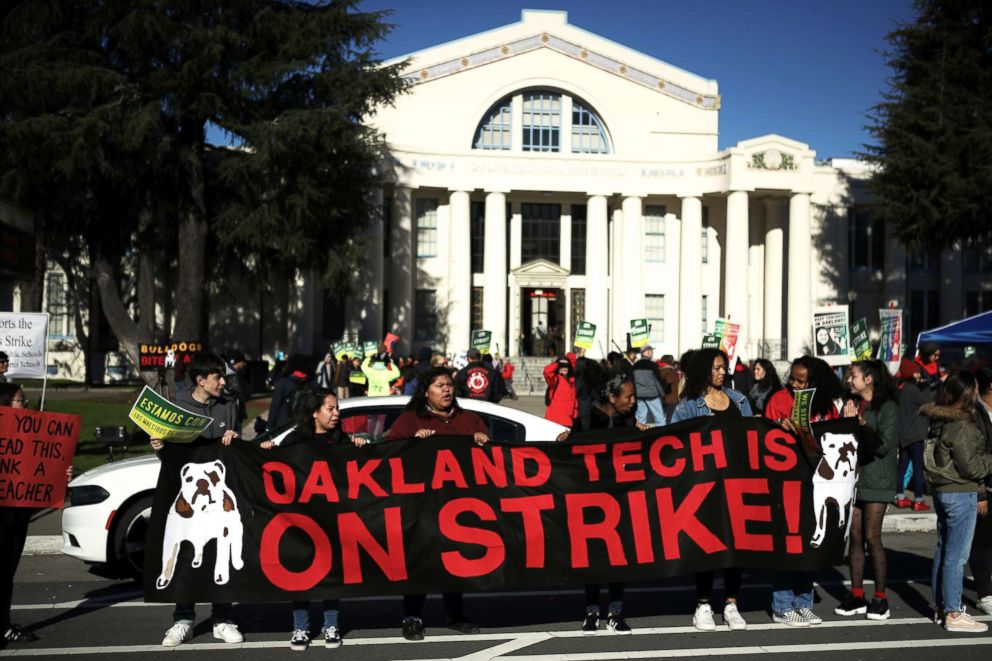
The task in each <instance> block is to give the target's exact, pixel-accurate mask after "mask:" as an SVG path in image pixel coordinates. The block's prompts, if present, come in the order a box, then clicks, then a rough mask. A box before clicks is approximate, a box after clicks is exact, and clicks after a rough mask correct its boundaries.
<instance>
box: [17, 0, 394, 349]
mask: <svg viewBox="0 0 992 661" xmlns="http://www.w3.org/2000/svg"><path fill="white" fill-rule="evenodd" d="M0 12H2V14H0V19H2V44H0V73H2V75H0V118H2V121H0V152H2V154H0V167H2V170H0V185H2V188H0V192H2V193H3V194H5V195H7V196H10V197H12V198H14V199H15V201H18V202H19V203H21V204H22V205H24V206H25V207H27V208H29V209H32V210H33V211H35V212H36V213H38V214H39V215H40V216H41V217H42V218H43V219H44V223H43V224H44V232H45V237H46V241H49V240H50V241H49V246H50V251H51V252H52V253H54V254H58V253H59V252H60V251H62V252H64V251H65V250H67V249H68V247H67V246H68V245H70V244H71V245H75V246H77V248H76V249H77V250H78V245H79V243H80V242H79V239H80V238H81V239H82V243H83V245H84V246H85V249H86V252H87V254H86V255H85V257H84V258H85V259H86V260H87V261H88V262H89V264H91V265H92V269H93V277H94V278H95V280H96V283H97V285H98V287H99V291H100V297H101V302H102V307H103V310H104V313H105V314H106V316H107V320H108V322H109V324H110V327H111V329H112V330H113V332H114V334H115V335H116V336H117V338H118V340H119V341H120V343H121V345H122V348H124V349H125V350H127V351H128V353H129V354H131V357H132V359H133V360H134V361H135V362H136V363H137V344H138V343H139V342H142V341H149V340H152V339H153V337H152V336H153V335H154V334H155V325H154V300H153V299H154V296H153V295H152V294H151V293H150V292H153V291H154V280H155V279H158V280H161V279H163V278H166V279H168V280H169V281H170V282H174V283H175V287H174V299H175V300H174V301H173V302H172V304H173V305H174V308H175V310H176V318H175V324H174V328H173V337H174V338H177V339H188V340H202V339H205V337H204V336H205V334H206V331H207V329H206V328H204V327H203V320H204V318H205V314H204V309H205V304H206V303H205V294H206V293H207V286H206V283H207V281H208V280H209V279H211V278H213V277H215V276H216V277H220V278H225V277H228V276H229V273H228V272H227V271H226V269H227V268H231V267H232V266H233V265H237V266H238V267H239V268H240V270H241V271H243V272H251V273H254V274H255V275H265V274H272V273H282V274H285V273H292V272H293V271H294V270H295V269H300V270H305V271H310V270H316V271H317V272H319V273H322V274H323V276H324V280H325V284H326V285H327V286H329V287H331V288H333V289H335V290H337V291H339V292H342V293H344V292H346V291H347V288H348V280H347V277H346V274H347V273H348V269H349V266H350V265H353V263H354V260H355V259H356V256H357V255H358V251H359V250H360V248H361V239H362V236H363V229H364V226H365V223H366V219H368V218H370V217H371V214H373V213H376V212H377V210H376V209H374V208H373V206H372V204H371V191H372V190H373V189H374V187H375V186H376V185H377V184H378V183H379V182H378V180H377V175H376V172H377V164H378V163H380V162H381V159H382V158H383V157H384V155H385V151H384V149H383V147H382V144H381V139H380V136H378V135H377V134H376V133H375V132H374V130H372V129H370V128H369V127H368V125H367V123H366V122H365V120H366V119H367V118H368V117H369V116H370V115H371V113H373V112H374V109H375V108H376V107H377V106H381V105H383V104H388V103H390V101H391V100H392V98H393V97H394V96H395V95H396V94H397V93H399V92H400V91H401V90H402V87H403V85H402V81H401V80H400V79H399V76H398V68H397V67H389V66H383V65H382V64H381V62H380V60H379V58H378V56H377V54H376V51H375V45H376V43H377V42H378V41H379V40H380V39H381V38H382V37H383V36H384V35H385V34H386V33H387V31H388V29H389V26H388V25H386V24H385V23H384V14H382V13H380V12H362V11H360V10H359V9H358V0H325V1H323V2H302V1H299V2H294V1H290V0H202V1H197V0H185V1H184V0H157V1H156V0H128V1H123V0H71V1H70V2H62V1H59V0H21V1H20V2H15V3H8V4H6V5H4V7H3V9H2V10H0ZM211 125H212V126H215V127H219V128H220V129H222V130H223V131H225V132H226V134H227V135H228V136H229V137H230V138H231V142H232V144H233V146H231V147H216V146H213V145H211V144H209V143H208V142H207V131H208V128H209V127H210V126H211ZM58 237H64V238H72V241H71V242H69V241H61V240H60V239H59V238H58ZM208 250H209V255H210V259H209V260H208V259H207V255H208ZM125 269H126V270H128V271H129V272H124V271H125ZM163 271H168V272H167V273H164V272H163ZM125 279H130V280H132V281H135V282H136V290H137V305H136V306H132V305H128V304H127V303H128V302H127V301H125V300H124V299H123V298H122V292H121V286H120V285H121V283H122V282H124V280H125ZM149 280H152V281H151V282H150V281H149ZM135 307H136V308H138V310H139V312H138V314H137V315H133V314H132V312H131V310H133V309H134V308H135ZM159 339H164V338H159Z"/></svg>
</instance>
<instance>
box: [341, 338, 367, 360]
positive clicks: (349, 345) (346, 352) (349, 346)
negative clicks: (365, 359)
mask: <svg viewBox="0 0 992 661" xmlns="http://www.w3.org/2000/svg"><path fill="white" fill-rule="evenodd" d="M345 356H348V358H355V357H356V356H357V357H358V358H361V357H362V356H361V355H360V354H359V352H358V345H357V344H356V343H354V342H339V343H338V350H337V352H336V353H335V354H334V357H335V358H337V359H338V360H342V359H343V358H344V357H345Z"/></svg>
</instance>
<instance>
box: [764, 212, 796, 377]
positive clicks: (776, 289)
mask: <svg viewBox="0 0 992 661" xmlns="http://www.w3.org/2000/svg"><path fill="white" fill-rule="evenodd" d="M783 211H784V209H783V204H782V200H780V199H778V198H774V197H769V198H765V333H764V338H765V340H767V341H768V342H769V344H771V345H772V346H771V350H772V353H771V355H770V356H768V357H769V358H772V359H778V358H782V356H781V355H780V354H777V353H775V351H776V348H775V347H776V346H780V345H781V341H782V282H783V279H782V269H783V268H784V267H785V264H784V255H785V253H784V247H785V244H784V236H785V227H784V225H783V222H782V220H783V218H782V215H783V214H782V212H783ZM789 358H790V359H792V358H795V356H791V355H790V356H789Z"/></svg>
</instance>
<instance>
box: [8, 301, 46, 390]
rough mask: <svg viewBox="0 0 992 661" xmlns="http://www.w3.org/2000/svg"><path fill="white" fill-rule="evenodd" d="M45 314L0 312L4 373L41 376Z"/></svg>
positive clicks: (20, 376) (43, 356)
mask: <svg viewBox="0 0 992 661" xmlns="http://www.w3.org/2000/svg"><path fill="white" fill-rule="evenodd" d="M47 339H48V313H33V312H0V351H3V352H4V353H6V354H7V358H8V359H9V360H10V362H9V363H8V365H7V376H8V377H18V378H28V379H44V378H46V376H47V374H48V360H47V358H46V355H45V351H46V348H47V345H46V340H47Z"/></svg>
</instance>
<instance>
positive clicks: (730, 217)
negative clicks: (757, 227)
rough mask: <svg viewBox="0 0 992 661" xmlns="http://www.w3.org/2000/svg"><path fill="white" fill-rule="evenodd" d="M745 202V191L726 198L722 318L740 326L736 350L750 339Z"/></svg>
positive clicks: (734, 192) (732, 193) (748, 243)
mask: <svg viewBox="0 0 992 661" xmlns="http://www.w3.org/2000/svg"><path fill="white" fill-rule="evenodd" d="M749 222H750V221H749V220H748V200H747V193H746V192H744V191H732V192H731V193H730V194H729V195H728V196H727V236H726V241H725V242H724V251H725V253H726V255H725V257H724V274H725V275H724V302H723V314H724V316H725V317H727V318H728V319H729V320H730V321H731V322H733V323H736V324H740V325H741V330H740V336H739V337H738V338H737V346H739V347H741V348H746V347H747V338H748V336H749V335H750V328H749V326H748V313H749V309H748V308H749V305H750V302H749V300H748V279H749V273H748V250H749V248H750V242H751V240H750V236H749V235H750V227H749V226H748V224H749Z"/></svg>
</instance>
